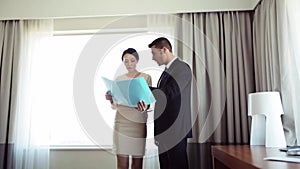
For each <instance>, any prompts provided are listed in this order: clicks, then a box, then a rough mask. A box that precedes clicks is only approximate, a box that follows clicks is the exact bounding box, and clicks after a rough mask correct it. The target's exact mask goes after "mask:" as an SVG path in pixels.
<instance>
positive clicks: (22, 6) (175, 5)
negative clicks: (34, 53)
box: [0, 0, 260, 20]
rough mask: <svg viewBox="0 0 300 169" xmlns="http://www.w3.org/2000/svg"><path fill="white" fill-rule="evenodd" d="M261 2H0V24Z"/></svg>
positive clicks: (233, 6)
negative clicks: (0, 21)
mask: <svg viewBox="0 0 300 169" xmlns="http://www.w3.org/2000/svg"><path fill="white" fill-rule="evenodd" d="M258 1H260V0H144V1H142V0H126V1H125V0H85V1H83V0H26V1H22V0H0V20H5V19H32V18H37V19H39V18H60V17H90V16H119V15H131V14H149V13H178V12H203V11H228V10H252V9H254V7H255V6H256V5H257V3H258Z"/></svg>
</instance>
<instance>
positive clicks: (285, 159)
mask: <svg viewBox="0 0 300 169" xmlns="http://www.w3.org/2000/svg"><path fill="white" fill-rule="evenodd" d="M264 160H269V161H283V162H293V163H300V156H299V157H298V156H285V157H266V158H264Z"/></svg>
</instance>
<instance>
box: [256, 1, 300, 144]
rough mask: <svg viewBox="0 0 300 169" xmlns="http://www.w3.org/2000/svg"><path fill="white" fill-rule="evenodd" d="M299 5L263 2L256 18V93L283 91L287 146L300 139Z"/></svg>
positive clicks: (299, 3)
mask: <svg viewBox="0 0 300 169" xmlns="http://www.w3.org/2000/svg"><path fill="white" fill-rule="evenodd" d="M299 17H300V2H299V0H263V1H262V2H261V4H260V5H259V6H258V7H257V9H256V10H255V16H254V54H255V55H254V56H255V60H254V64H255V81H256V89H257V91H268V90H269V91H270V90H275V91H280V93H281V98H282V102H283V108H284V113H285V114H284V115H283V125H284V129H285V136H286V141H287V144H288V145H296V144H298V145H299V139H300V105H299V101H300V96H299V93H300V57H299V56H300V48H299V46H300V32H299V30H300V24H299V22H298V20H299Z"/></svg>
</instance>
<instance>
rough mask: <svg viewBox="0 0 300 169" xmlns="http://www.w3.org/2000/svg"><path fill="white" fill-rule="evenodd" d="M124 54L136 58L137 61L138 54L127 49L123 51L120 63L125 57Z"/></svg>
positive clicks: (131, 49) (133, 50)
mask: <svg viewBox="0 0 300 169" xmlns="http://www.w3.org/2000/svg"><path fill="white" fill-rule="evenodd" d="M126 54H131V55H133V56H134V57H135V58H136V60H139V54H138V53H137V51H136V50H135V49H133V48H128V49H126V50H124V52H123V54H122V61H123V59H124V55H126Z"/></svg>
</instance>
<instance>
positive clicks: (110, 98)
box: [105, 91, 113, 104]
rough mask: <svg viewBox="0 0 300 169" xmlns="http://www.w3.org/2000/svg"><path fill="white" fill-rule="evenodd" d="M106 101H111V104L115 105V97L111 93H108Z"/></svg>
mask: <svg viewBox="0 0 300 169" xmlns="http://www.w3.org/2000/svg"><path fill="white" fill-rule="evenodd" d="M105 99H106V100H109V101H110V103H111V104H112V103H113V96H112V95H111V93H110V91H107V92H106V94H105Z"/></svg>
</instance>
